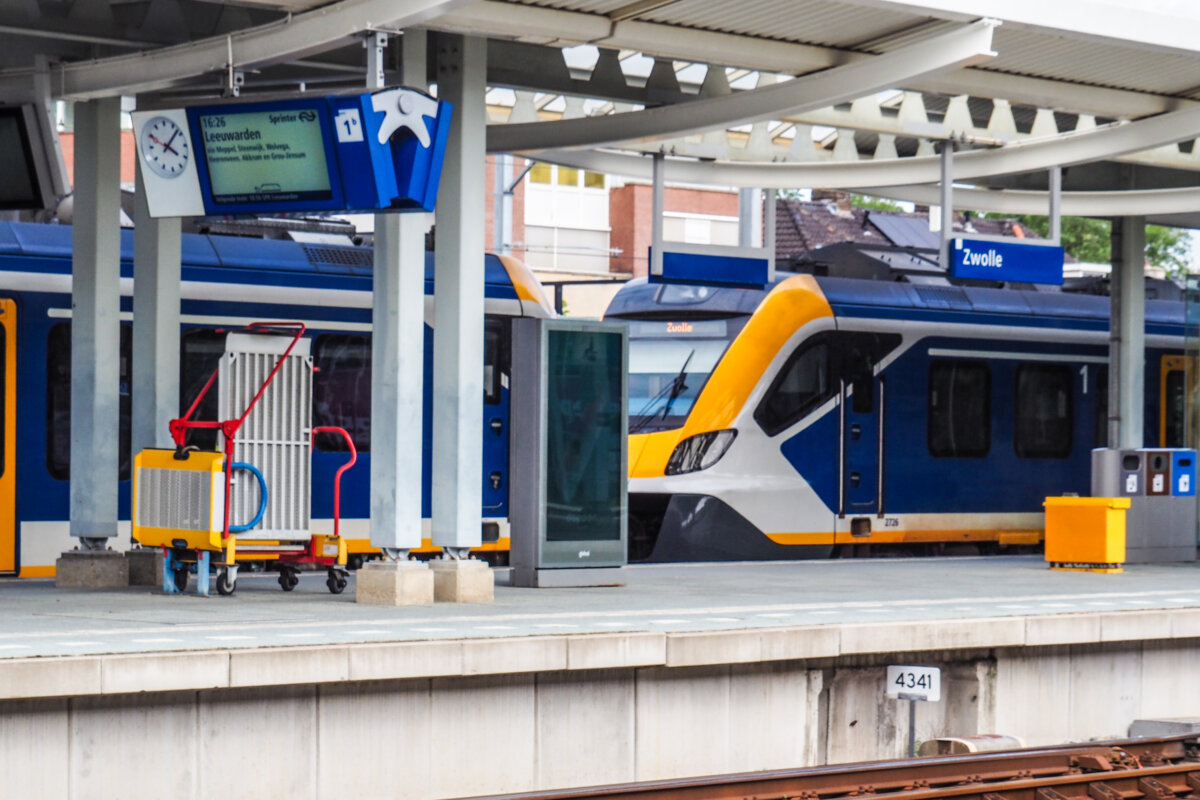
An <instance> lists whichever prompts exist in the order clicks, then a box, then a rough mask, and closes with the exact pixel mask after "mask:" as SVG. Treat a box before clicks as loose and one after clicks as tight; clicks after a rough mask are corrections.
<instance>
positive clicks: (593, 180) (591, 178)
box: [583, 172, 604, 189]
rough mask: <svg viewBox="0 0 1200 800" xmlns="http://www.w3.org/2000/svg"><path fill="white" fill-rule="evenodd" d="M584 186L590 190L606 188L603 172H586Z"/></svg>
mask: <svg viewBox="0 0 1200 800" xmlns="http://www.w3.org/2000/svg"><path fill="white" fill-rule="evenodd" d="M583 185H584V186H586V187H588V188H589V189H603V188H604V174H603V173H601V172H585V173H583Z"/></svg>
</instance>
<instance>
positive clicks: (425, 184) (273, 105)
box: [133, 88, 451, 217]
mask: <svg viewBox="0 0 1200 800" xmlns="http://www.w3.org/2000/svg"><path fill="white" fill-rule="evenodd" d="M450 114H451V107H450V104H449V103H446V102H444V101H438V100H435V99H434V98H432V97H430V96H429V95H427V94H425V93H423V92H419V91H416V90H413V89H403V88H398V89H385V90H383V91H380V92H375V93H369V94H355V95H332V96H327V97H312V98H307V97H306V98H301V99H295V100H282V101H277V102H270V103H237V104H225V105H215V106H193V107H190V108H179V109H165V110H158V111H139V112H135V113H134V114H133V127H134V137H135V142H136V144H137V151H138V159H139V162H140V166H141V168H142V179H143V185H144V187H145V190H146V199H147V203H148V205H149V208H150V214H151V216H154V217H184V216H213V215H225V214H254V213H283V212H294V211H432V210H433V208H434V205H435V203H436V201H437V189H438V181H439V179H440V177H441V170H442V159H443V156H444V155H445V150H446V137H447V136H448V135H449V131H450Z"/></svg>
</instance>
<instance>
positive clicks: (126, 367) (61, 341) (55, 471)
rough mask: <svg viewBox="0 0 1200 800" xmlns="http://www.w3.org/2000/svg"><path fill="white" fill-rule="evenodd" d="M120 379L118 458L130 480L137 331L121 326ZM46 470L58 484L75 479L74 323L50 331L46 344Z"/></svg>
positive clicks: (122, 472)
mask: <svg viewBox="0 0 1200 800" xmlns="http://www.w3.org/2000/svg"><path fill="white" fill-rule="evenodd" d="M119 352H120V357H119V362H120V363H119V367H118V375H119V378H118V380H119V382H120V390H119V391H120V395H119V397H118V416H119V418H120V419H119V421H118V426H117V458H118V468H119V473H118V474H119V476H120V480H123V481H124V480H129V471H130V470H129V468H130V459H129V451H130V443H129V430H130V421H131V411H132V407H131V401H130V364H131V363H132V361H133V330H132V326H130V325H129V324H128V323H125V324H122V325H121V343H120V351H119ZM46 469H47V470H49V472H50V475H51V477H53V478H54V479H55V480H60V481H65V480H67V479H69V478H70V475H71V323H69V322H59V323H57V324H56V325H54V326H53V327H51V328H50V333H49V335H48V337H47V340H46Z"/></svg>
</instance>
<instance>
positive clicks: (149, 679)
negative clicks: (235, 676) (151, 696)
mask: <svg viewBox="0 0 1200 800" xmlns="http://www.w3.org/2000/svg"><path fill="white" fill-rule="evenodd" d="M228 685H229V653H222V652H217V653H211V652H210V653H155V654H148V655H112V656H105V657H104V658H103V659H101V687H102V689H101V690H102V691H103V692H104V693H105V694H125V693H133V692H167V691H186V690H197V689H218V688H222V687H225V686H228Z"/></svg>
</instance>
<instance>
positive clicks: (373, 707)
mask: <svg viewBox="0 0 1200 800" xmlns="http://www.w3.org/2000/svg"><path fill="white" fill-rule="evenodd" d="M317 704H318V713H317V737H318V739H317V740H318V742H320V748H319V752H318V754H317V761H318V764H317V786H316V791H315V792H313V793H312V794H315V796H316V797H319V798H354V800H396V798H398V797H404V798H406V800H425V798H430V797H432V796H433V795H432V794H430V793H428V792H427V790H426V788H425V787H427V786H428V785H429V777H428V776H429V760H430V756H431V753H432V749H433V747H434V742H433V741H432V739H431V737H430V724H431V721H432V713H433V702H432V697H431V688H430V682H429V681H427V680H417V681H368V682H364V683H342V684H328V685H325V686H321V687H320V688H319V690H318V693H317ZM439 746H440V747H441V748H442V749H449V750H454V747H453V746H448V745H447V743H445V742H443V743H441V744H440V745H439ZM490 750H491V748H490V747H488V746H486V745H485V746H483V747H482V748H481V750H480V751H479V752H480V756H479V759H482V760H478V759H477V760H476V762H475V763H476V765H477V766H479V765H483V764H485V763H486V765H487V766H486V767H485V771H486V770H487V769H490V768H491V761H490V755H489V756H486V757H485V756H483V755H482V754H483V753H490ZM312 794H307V793H301V794H300V795H297V796H298V797H305V796H312ZM235 796H236V792H235ZM279 797H284V795H283V794H280V795H279Z"/></svg>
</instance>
